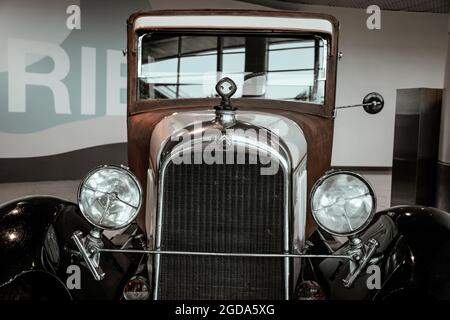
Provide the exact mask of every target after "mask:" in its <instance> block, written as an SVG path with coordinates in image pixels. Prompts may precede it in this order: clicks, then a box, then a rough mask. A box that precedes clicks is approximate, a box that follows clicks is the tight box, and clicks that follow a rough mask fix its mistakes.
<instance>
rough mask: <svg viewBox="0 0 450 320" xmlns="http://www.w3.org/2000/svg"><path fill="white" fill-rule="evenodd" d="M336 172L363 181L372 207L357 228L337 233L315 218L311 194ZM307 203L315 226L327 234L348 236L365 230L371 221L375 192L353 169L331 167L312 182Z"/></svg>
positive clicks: (375, 198)
mask: <svg viewBox="0 0 450 320" xmlns="http://www.w3.org/2000/svg"><path fill="white" fill-rule="evenodd" d="M338 174H348V175H351V176H354V177H356V178H357V179H359V180H361V181H362V182H363V183H365V184H366V186H367V188H368V189H369V194H370V196H371V198H372V201H373V207H372V210H371V212H370V214H369V217H368V218H367V220H366V222H364V223H363V224H362V225H361V226H360V227H359V228H357V229H355V230H354V231H352V232H346V233H339V232H335V231H333V230H330V229H329V228H327V227H325V226H324V225H322V223H320V222H319V221H318V219H317V218H316V215H315V214H314V210H313V196H314V194H315V192H316V190H317V188H319V186H321V185H322V183H323V182H324V181H325V180H326V179H328V178H330V177H332V176H335V175H338ZM309 204H310V209H311V215H312V216H313V219H314V222H315V223H316V224H317V226H318V227H319V228H321V229H323V230H324V231H326V232H328V233H329V234H331V235H334V236H338V237H350V236H354V235H356V234H358V233H361V232H362V231H363V230H365V229H366V228H367V227H368V226H369V225H370V223H371V222H372V221H373V218H374V216H375V213H376V212H377V196H376V194H375V189H374V188H373V186H372V184H371V183H370V182H369V180H367V179H366V178H365V177H364V176H363V175H361V174H359V173H356V172H353V171H350V170H340V169H333V170H330V171H327V172H325V174H324V175H323V176H322V177H320V178H319V179H318V180H317V181H316V182H315V183H314V185H313V187H312V189H311V192H310V193H309Z"/></svg>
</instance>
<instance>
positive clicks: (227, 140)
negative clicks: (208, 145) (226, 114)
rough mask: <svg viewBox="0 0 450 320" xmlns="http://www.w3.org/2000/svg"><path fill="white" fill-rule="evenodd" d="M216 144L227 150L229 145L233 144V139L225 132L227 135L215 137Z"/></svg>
mask: <svg viewBox="0 0 450 320" xmlns="http://www.w3.org/2000/svg"><path fill="white" fill-rule="evenodd" d="M216 144H218V145H225V146H226V147H227V148H228V147H231V145H232V144H233V138H232V136H231V133H229V132H227V133H223V134H222V135H220V136H217V137H216Z"/></svg>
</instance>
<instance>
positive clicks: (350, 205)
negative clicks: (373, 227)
mask: <svg viewBox="0 0 450 320" xmlns="http://www.w3.org/2000/svg"><path fill="white" fill-rule="evenodd" d="M373 208H374V202H373V198H372V195H371V193H370V190H369V188H368V186H367V185H366V184H365V183H364V182H363V181H362V180H360V179H359V178H356V177H355V176H353V175H349V174H336V175H333V176H331V177H329V178H328V179H326V180H325V181H324V182H323V184H322V185H320V186H319V187H318V188H317V190H316V191H315V193H314V197H313V199H312V210H313V214H314V216H315V218H316V219H317V221H318V222H319V223H320V224H321V225H322V226H324V227H325V228H326V229H328V230H329V231H332V232H334V233H338V234H347V233H352V232H354V231H355V230H358V229H359V228H361V227H362V226H363V225H364V224H365V223H366V221H367V220H368V219H369V218H370V215H371V213H372V209H373Z"/></svg>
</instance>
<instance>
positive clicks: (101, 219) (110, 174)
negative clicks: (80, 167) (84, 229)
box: [78, 166, 142, 230]
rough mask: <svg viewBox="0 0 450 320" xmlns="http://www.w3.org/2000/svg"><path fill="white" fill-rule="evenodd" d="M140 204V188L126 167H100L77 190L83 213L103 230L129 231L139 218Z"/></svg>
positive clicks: (90, 173) (89, 174) (88, 175)
mask: <svg viewBox="0 0 450 320" xmlns="http://www.w3.org/2000/svg"><path fill="white" fill-rule="evenodd" d="M141 204H142V189H141V186H140V184H139V182H138V181H137V179H136V177H135V176H134V175H133V174H132V173H131V172H130V171H128V170H127V169H125V168H124V167H118V166H101V167H98V168H96V169H94V170H92V171H91V172H89V173H88V174H87V176H86V177H85V178H84V180H83V181H82V182H81V184H80V187H79V189H78V205H79V207H80V210H81V212H82V213H83V215H84V217H85V218H86V219H87V220H88V221H89V222H90V223H92V224H93V225H94V226H96V227H98V228H101V229H112V230H115V229H121V228H124V227H126V226H127V225H129V224H130V223H131V222H132V221H133V220H134V219H135V218H136V216H137V214H138V212H139V209H140V208H141Z"/></svg>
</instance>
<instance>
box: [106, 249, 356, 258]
mask: <svg viewBox="0 0 450 320" xmlns="http://www.w3.org/2000/svg"><path fill="white" fill-rule="evenodd" d="M99 252H122V253H141V254H143V253H145V254H162V255H191V256H219V257H249V258H335V259H348V260H353V258H352V257H351V256H349V255H328V254H290V253H267V254H264V253H232V252H230V253H229V252H197V251H163V250H133V249H105V248H103V249H99Z"/></svg>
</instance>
